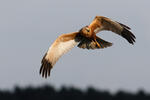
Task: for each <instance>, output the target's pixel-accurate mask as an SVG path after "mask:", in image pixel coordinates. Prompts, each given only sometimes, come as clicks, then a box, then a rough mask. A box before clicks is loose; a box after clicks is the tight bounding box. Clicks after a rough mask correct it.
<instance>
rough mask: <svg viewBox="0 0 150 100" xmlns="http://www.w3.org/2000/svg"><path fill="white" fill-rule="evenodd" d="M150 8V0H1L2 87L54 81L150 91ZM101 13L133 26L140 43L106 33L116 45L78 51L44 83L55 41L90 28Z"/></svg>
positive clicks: (64, 58)
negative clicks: (47, 59)
mask: <svg viewBox="0 0 150 100" xmlns="http://www.w3.org/2000/svg"><path fill="white" fill-rule="evenodd" d="M149 10H150V1H149V0H141V1H140V0H124V1H122V0H113V1H110V0H103V1H102V0H74V1H73V0H1V1H0V46H1V47H0V49H1V52H0V62H1V63H0V89H10V88H12V87H13V86H14V85H19V86H27V85H34V86H38V85H42V84H45V83H48V84H53V85H54V86H56V87H59V86H61V85H70V86H71V85H73V86H76V87H81V88H86V87H87V86H89V85H90V86H94V87H96V88H98V89H108V90H111V91H116V90H118V89H125V90H130V91H137V90H138V89H140V88H143V89H145V90H146V91H149V92H150V78H149V76H150V53H149V51H150V39H149V38H150V34H149V33H150V30H149V26H150V20H149V18H150V13H149ZM96 15H102V16H106V17H109V18H112V19H113V20H116V21H119V22H121V23H124V24H126V25H129V26H130V27H131V28H132V32H133V33H134V34H135V36H136V37H137V39H136V43H135V45H134V46H132V45H130V44H129V43H128V42H127V41H126V40H125V39H123V38H121V37H120V36H118V35H115V34H113V33H112V32H101V33H99V34H98V36H101V37H102V38H103V39H105V40H107V41H110V42H113V43H114V44H113V46H112V47H110V48H106V49H103V50H94V51H92V50H90V51H89V50H83V49H79V48H77V47H75V48H73V49H72V50H71V51H70V52H69V53H67V54H65V55H64V56H63V57H62V58H61V59H60V60H59V61H58V62H57V64H56V65H55V67H54V69H53V70H52V73H51V77H50V78H48V79H43V78H42V77H41V76H40V75H39V68H40V65H41V64H40V62H41V59H42V57H43V55H44V54H45V52H46V51H47V49H48V48H49V46H50V45H51V43H52V42H53V41H54V40H55V39H56V38H57V37H58V36H59V35H60V34H62V33H68V32H74V31H78V30H79V29H80V28H82V27H83V26H85V25H88V24H89V23H90V22H91V21H92V20H93V18H94V17H95V16H96ZM104 33H105V34H104Z"/></svg>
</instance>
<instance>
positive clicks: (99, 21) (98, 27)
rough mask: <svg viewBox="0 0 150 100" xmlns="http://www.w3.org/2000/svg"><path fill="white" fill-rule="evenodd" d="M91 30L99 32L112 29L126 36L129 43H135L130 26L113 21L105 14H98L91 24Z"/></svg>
mask: <svg viewBox="0 0 150 100" xmlns="http://www.w3.org/2000/svg"><path fill="white" fill-rule="evenodd" d="M89 28H91V31H93V32H95V33H98V32H100V31H102V30H107V31H112V32H114V33H116V34H118V35H120V36H122V37H123V38H125V39H126V40H127V41H128V42H129V43H131V44H134V42H135V38H136V37H135V36H134V34H133V33H132V32H131V31H130V28H129V27H128V26H126V25H124V24H122V23H119V22H116V21H112V20H111V19H109V18H106V17H103V16H96V17H95V19H94V20H93V22H92V23H91V24H90V25H89Z"/></svg>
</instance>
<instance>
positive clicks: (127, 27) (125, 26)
mask: <svg viewBox="0 0 150 100" xmlns="http://www.w3.org/2000/svg"><path fill="white" fill-rule="evenodd" d="M117 23H119V22H117ZM119 24H120V25H121V26H122V27H124V28H126V29H128V30H131V28H130V27H129V26H127V25H124V24H122V23H119Z"/></svg>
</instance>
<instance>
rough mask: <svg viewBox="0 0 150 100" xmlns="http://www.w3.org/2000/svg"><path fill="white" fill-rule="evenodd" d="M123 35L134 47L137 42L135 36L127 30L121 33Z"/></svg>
mask: <svg viewBox="0 0 150 100" xmlns="http://www.w3.org/2000/svg"><path fill="white" fill-rule="evenodd" d="M121 35H122V37H124V38H125V39H126V40H127V41H128V42H129V43H130V44H132V45H133V44H134V43H135V42H136V41H135V39H136V37H135V35H134V34H133V33H132V32H131V31H129V30H128V29H126V28H124V29H123V31H122V32H121Z"/></svg>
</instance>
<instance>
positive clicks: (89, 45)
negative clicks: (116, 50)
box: [78, 36, 112, 49]
mask: <svg viewBox="0 0 150 100" xmlns="http://www.w3.org/2000/svg"><path fill="white" fill-rule="evenodd" d="M96 40H97V42H98V43H99V45H100V47H98V46H97V44H96V43H95V41H93V39H89V38H86V37H83V38H82V40H81V41H80V43H79V44H78V47H79V48H83V49H100V48H106V47H109V46H112V43H110V42H107V41H105V40H103V39H101V38H99V37H97V36H96Z"/></svg>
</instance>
